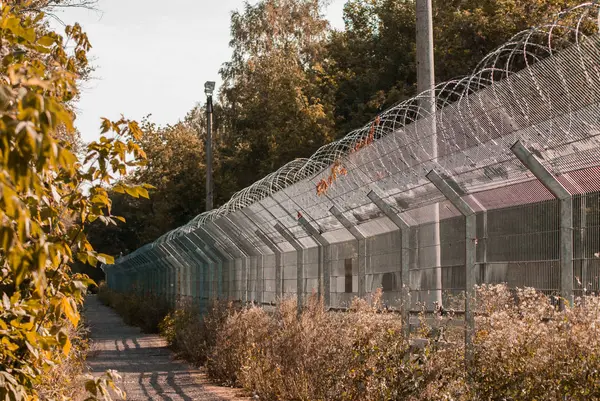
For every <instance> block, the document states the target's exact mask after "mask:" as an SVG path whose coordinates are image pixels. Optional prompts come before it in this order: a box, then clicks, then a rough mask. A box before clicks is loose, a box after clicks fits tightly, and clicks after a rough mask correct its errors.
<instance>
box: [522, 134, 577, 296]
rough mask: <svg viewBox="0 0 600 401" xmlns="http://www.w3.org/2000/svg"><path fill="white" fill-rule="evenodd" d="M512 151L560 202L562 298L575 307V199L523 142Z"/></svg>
mask: <svg viewBox="0 0 600 401" xmlns="http://www.w3.org/2000/svg"><path fill="white" fill-rule="evenodd" d="M510 150H512V152H513V153H514V154H515V156H517V158H518V159H519V160H520V161H521V163H523V165H524V166H525V167H527V169H528V170H529V171H531V172H532V173H533V175H534V176H535V177H536V178H537V179H538V180H539V181H540V182H541V183H542V184H543V185H544V186H545V187H546V189H548V191H550V193H552V195H553V196H554V197H555V198H556V199H558V200H559V201H560V296H561V297H562V298H563V299H564V300H566V301H567V302H568V303H569V305H573V197H572V196H571V194H570V193H569V191H567V190H566V188H565V187H564V186H563V185H562V184H561V183H560V182H559V181H558V179H556V177H555V176H554V175H553V174H552V173H551V172H550V171H549V170H548V169H547V168H546V167H544V166H543V165H542V163H541V162H540V161H539V160H538V159H537V158H536V157H535V156H534V155H533V154H532V153H531V152H530V151H529V149H527V148H526V147H525V146H524V145H523V144H522V143H521V141H517V142H516V143H515V144H514V145H513V146H512V147H511V148H510ZM562 307H564V305H563V302H561V308H562Z"/></svg>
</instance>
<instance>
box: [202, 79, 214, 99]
mask: <svg viewBox="0 0 600 401" xmlns="http://www.w3.org/2000/svg"><path fill="white" fill-rule="evenodd" d="M214 90H215V82H214V81H206V82H205V83H204V93H206V96H212V94H213V92H214Z"/></svg>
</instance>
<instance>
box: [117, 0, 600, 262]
mask: <svg viewBox="0 0 600 401" xmlns="http://www.w3.org/2000/svg"><path fill="white" fill-rule="evenodd" d="M599 7H600V6H599V5H597V4H596V3H595V2H594V3H585V4H582V5H580V6H578V7H574V8H573V9H571V10H569V11H568V12H565V13H562V14H561V15H560V17H559V18H557V19H556V20H555V21H554V22H552V23H549V24H546V25H542V26H540V27H536V28H532V29H529V30H526V31H523V32H521V33H518V34H517V35H515V36H514V37H513V38H511V39H510V40H509V41H508V42H507V43H506V44H504V45H503V46H500V47H499V48H498V49H496V50H495V51H493V52H492V53H490V54H489V55H488V56H486V57H485V58H484V59H483V60H482V61H481V63H480V64H479V65H478V67H477V68H476V70H475V71H474V72H473V74H472V75H470V76H468V77H463V78H459V79H454V80H450V81H448V82H444V83H440V84H438V85H436V87H435V88H434V89H432V90H431V91H426V92H423V93H421V94H419V95H417V96H415V97H413V98H411V99H408V100H406V101H403V102H401V103H399V104H397V105H396V106H394V107H392V108H390V109H389V110H386V111H384V112H382V113H381V114H380V115H379V116H377V117H376V118H375V119H374V120H373V121H372V122H370V123H369V124H366V125H365V126H364V127H363V128H361V129H358V130H355V131H352V132H350V133H349V134H348V135H347V136H346V137H344V138H342V139H340V140H338V141H335V142H333V143H330V144H328V145H325V146H323V147H322V148H320V149H319V150H317V151H316V152H315V154H313V155H312V156H311V157H310V158H306V159H297V160H294V161H292V162H290V163H288V164H286V165H285V166H283V167H281V168H280V169H279V170H277V171H275V172H273V173H271V174H269V175H268V176H266V177H265V178H263V179H261V180H259V181H258V182H256V183H254V184H253V185H251V186H249V187H247V188H245V189H243V190H241V191H239V192H237V193H236V194H234V195H233V196H232V198H231V199H230V200H229V201H228V202H227V203H225V204H224V205H222V206H221V207H219V208H218V209H215V210H211V211H209V212H206V213H202V214H201V215H199V216H197V217H196V218H194V219H193V220H192V221H190V222H189V223H188V224H186V225H185V226H182V227H180V228H178V229H175V230H172V231H170V232H169V233H166V234H165V235H163V236H162V237H161V238H159V239H158V240H157V241H155V243H153V244H150V245H148V246H145V247H143V248H140V249H139V250H138V251H135V252H134V253H132V255H134V254H137V253H143V252H146V251H148V250H149V249H152V248H154V247H156V246H159V245H160V244H162V243H165V242H169V241H170V240H172V239H173V238H176V237H178V236H181V235H186V234H188V233H190V232H193V231H195V230H197V229H199V228H200V227H204V228H205V229H206V230H207V233H209V236H215V237H223V238H217V239H218V241H216V244H217V245H218V246H220V247H222V248H226V249H223V250H224V251H225V252H227V253H240V251H239V250H236V246H235V244H233V243H232V242H231V241H230V240H228V239H227V236H226V234H227V233H223V232H219V231H218V230H216V229H215V228H214V226H213V227H211V223H212V222H217V221H218V220H220V219H222V218H223V217H224V216H229V215H232V216H233V217H232V220H233V221H235V222H236V224H239V229H240V231H241V232H242V234H243V235H244V237H245V239H246V240H248V241H250V242H253V241H254V245H255V246H258V238H256V237H255V233H256V230H257V229H260V230H261V232H263V233H264V234H265V235H267V236H269V237H270V238H271V239H273V240H274V241H275V242H281V241H283V237H282V236H281V233H280V232H278V230H277V229H275V226H276V225H277V224H279V225H280V226H281V227H284V228H286V230H287V231H289V232H290V233H291V234H293V235H294V236H295V238H296V239H298V240H301V241H304V240H307V238H308V237H310V235H309V233H307V232H306V231H305V230H304V229H303V227H301V223H299V222H298V217H296V216H298V215H303V214H306V215H307V216H310V217H311V219H312V220H311V223H314V224H316V226H318V227H319V229H320V230H322V231H323V235H326V233H327V232H332V231H335V230H340V229H341V228H342V227H343V226H344V225H343V224H342V223H340V221H339V220H338V219H337V218H336V216H333V215H332V214H331V213H330V212H329V211H330V210H332V207H334V206H337V208H338V209H339V214H338V216H337V217H339V216H340V215H341V216H344V218H345V219H346V220H347V223H349V225H350V226H359V225H364V228H365V229H364V230H363V229H361V231H363V232H368V233H378V232H382V231H384V230H388V229H391V228H390V227H388V226H386V225H385V221H387V220H385V219H382V216H383V215H384V213H382V211H381V210H380V208H379V207H378V206H377V205H376V204H374V203H373V201H372V200H371V199H370V198H369V197H368V193H369V192H370V188H377V189H378V191H379V196H380V198H381V200H382V201H384V202H386V204H388V205H393V204H397V205H398V206H399V207H400V208H401V209H402V210H403V213H404V214H403V217H410V218H412V219H414V220H415V223H416V224H422V223H424V222H427V221H429V220H428V219H430V218H431V216H430V215H428V214H427V213H426V211H425V209H424V207H425V206H427V205H430V204H432V203H436V202H445V199H444V197H443V196H442V195H441V194H440V192H439V191H438V190H437V189H436V188H435V186H434V185H433V184H431V183H430V182H429V181H428V179H427V177H426V175H427V174H428V173H429V172H430V171H431V170H433V169H435V168H440V169H441V170H442V171H444V172H446V173H447V174H448V175H449V176H451V177H452V178H453V180H454V181H456V182H457V183H458V185H459V187H460V188H461V189H462V190H463V192H464V193H462V194H461V197H464V199H465V201H466V202H468V203H469V205H470V206H471V207H473V206H474V205H475V207H476V208H479V209H480V210H487V209H494V208H504V207H509V206H514V205H518V204H523V203H527V202H529V203H533V202H538V201H540V200H544V199H546V198H544V197H545V196H547V195H546V193H545V192H543V191H539V190H538V189H537V188H539V182H538V181H537V180H532V178H531V175H530V174H529V173H528V170H527V169H526V168H524V167H523V165H522V164H521V163H520V161H519V160H518V159H517V158H516V157H515V155H514V154H513V153H512V152H511V146H512V145H513V144H514V143H515V142H517V141H518V140H521V141H523V142H524V143H527V144H528V146H529V147H530V150H532V151H534V153H537V154H539V155H541V156H542V157H543V159H544V160H545V163H547V164H548V165H549V166H551V167H552V170H553V173H554V174H555V175H556V176H557V177H558V179H559V180H562V177H565V180H567V181H569V180H570V181H574V182H575V184H576V185H573V186H572V188H580V189H581V190H587V189H588V187H589V186H590V185H591V184H588V183H586V182H585V180H584V179H583V178H582V174H578V173H576V171H578V170H584V169H589V168H592V167H596V166H597V164H598V162H597V160H598V156H600V138H599V136H598V133H600V130H598V129H597V122H598V121H599V119H600V108H599V107H598V105H599V104H600V70H598V69H597V68H596V67H597V65H598V64H600V36H599V35H598V11H599ZM432 96H433V97H434V100H435V105H434V106H435V107H434V109H435V113H433V114H432V113H431V111H432V108H431V107H423V104H426V103H427V101H428V100H429V99H431V98H432ZM584 175H585V174H583V176H584ZM561 182H563V181H561ZM569 190H571V187H570V188H569ZM571 192H572V191H571ZM469 199H471V200H469ZM473 199H476V201H473ZM444 204H446V205H449V204H448V203H444ZM477 205H479V206H477ZM240 210H244V211H245V212H246V213H245V214H244V215H242V214H241V213H236V212H238V211H240ZM440 210H442V209H440ZM440 213H441V212H440ZM444 213H447V214H448V216H451V217H453V216H456V215H457V214H458V211H457V210H456V208H455V207H450V206H448V207H446V208H444ZM245 219H251V220H253V222H254V223H255V225H256V227H255V226H254V225H252V226H251V225H250V224H247V222H245V221H246V220H245ZM378 225H379V226H380V228H379V229H377V226H378ZM346 228H347V227H346ZM392 228H393V227H392ZM129 257H131V256H127V257H123V258H120V259H119V260H118V261H117V263H124V262H126V261H127V260H128V258H129Z"/></svg>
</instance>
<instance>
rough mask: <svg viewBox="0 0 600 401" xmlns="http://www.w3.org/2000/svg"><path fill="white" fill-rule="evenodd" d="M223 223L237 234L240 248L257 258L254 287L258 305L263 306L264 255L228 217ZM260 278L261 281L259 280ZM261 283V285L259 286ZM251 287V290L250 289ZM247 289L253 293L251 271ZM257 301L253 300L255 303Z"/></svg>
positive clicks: (247, 280)
mask: <svg viewBox="0 0 600 401" xmlns="http://www.w3.org/2000/svg"><path fill="white" fill-rule="evenodd" d="M221 222H222V223H223V224H224V225H225V226H227V228H229V229H230V232H231V233H232V234H233V233H235V239H236V240H237V241H239V247H240V248H241V249H242V250H243V251H244V252H245V253H246V254H248V255H251V257H255V258H256V285H255V287H254V292H255V295H256V297H257V298H258V299H257V301H258V303H261V304H262V301H263V297H262V288H263V286H262V282H263V273H262V272H263V269H264V258H263V253H262V252H261V251H260V249H259V248H257V247H256V246H255V245H254V244H252V243H251V242H250V241H249V240H248V239H247V238H245V237H244V233H243V231H242V230H241V229H240V228H239V227H238V226H237V225H236V224H235V223H234V222H233V221H232V220H231V219H230V218H228V217H224V218H223V220H221ZM259 277H260V280H259ZM259 283H260V284H259ZM249 287H250V288H249ZM246 289H247V291H250V292H251V274H250V269H247V270H246ZM254 300H255V299H253V301H254Z"/></svg>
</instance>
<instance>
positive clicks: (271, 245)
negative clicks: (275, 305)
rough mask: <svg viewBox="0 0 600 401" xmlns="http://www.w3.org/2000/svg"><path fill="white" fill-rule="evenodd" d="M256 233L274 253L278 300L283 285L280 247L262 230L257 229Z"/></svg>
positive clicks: (277, 299)
mask: <svg viewBox="0 0 600 401" xmlns="http://www.w3.org/2000/svg"><path fill="white" fill-rule="evenodd" d="M256 235H257V236H258V237H259V238H260V239H261V241H262V242H263V243H264V244H265V245H266V246H267V247H268V248H269V249H270V250H271V251H273V253H274V254H275V300H276V302H279V299H280V298H281V287H282V285H283V283H282V280H281V254H282V252H281V249H279V247H278V246H277V245H275V243H274V242H273V241H272V240H271V238H269V237H268V236H267V235H266V234H265V233H263V232H262V230H260V229H257V230H256Z"/></svg>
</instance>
